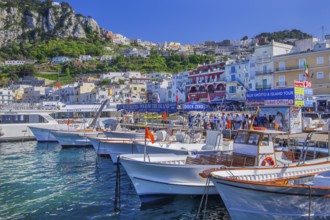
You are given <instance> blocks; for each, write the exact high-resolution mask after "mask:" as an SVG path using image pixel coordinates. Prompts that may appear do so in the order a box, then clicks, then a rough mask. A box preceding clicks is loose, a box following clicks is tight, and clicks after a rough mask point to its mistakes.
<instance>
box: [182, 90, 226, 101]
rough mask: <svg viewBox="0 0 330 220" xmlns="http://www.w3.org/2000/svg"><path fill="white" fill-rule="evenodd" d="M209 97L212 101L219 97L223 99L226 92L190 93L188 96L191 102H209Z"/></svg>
mask: <svg viewBox="0 0 330 220" xmlns="http://www.w3.org/2000/svg"><path fill="white" fill-rule="evenodd" d="M208 94H209V97H210V99H211V100H213V99H214V98H216V97H218V98H220V99H222V98H223V97H225V96H226V91H225V90H224V91H214V92H213V93H207V92H190V93H188V96H189V98H190V101H205V100H207V97H208Z"/></svg>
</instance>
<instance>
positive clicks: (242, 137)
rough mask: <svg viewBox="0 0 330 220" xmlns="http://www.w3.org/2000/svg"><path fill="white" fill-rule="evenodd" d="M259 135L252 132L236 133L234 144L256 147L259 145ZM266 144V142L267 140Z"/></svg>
mask: <svg viewBox="0 0 330 220" xmlns="http://www.w3.org/2000/svg"><path fill="white" fill-rule="evenodd" d="M260 135H261V134H259V133H252V132H246V131H244V132H238V133H237V136H236V138H235V143H238V144H252V145H258V143H259V138H260ZM267 142H268V140H267Z"/></svg>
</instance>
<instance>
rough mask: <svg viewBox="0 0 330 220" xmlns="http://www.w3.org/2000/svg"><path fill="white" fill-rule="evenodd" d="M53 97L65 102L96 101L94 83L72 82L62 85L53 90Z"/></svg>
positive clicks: (81, 102)
mask: <svg viewBox="0 0 330 220" xmlns="http://www.w3.org/2000/svg"><path fill="white" fill-rule="evenodd" d="M55 99H56V101H61V102H63V103H67V104H83V103H89V104H90V103H96V102H98V96H97V93H96V88H95V84H94V83H74V84H71V85H66V86H63V87H62V88H60V89H58V90H56V91H55Z"/></svg>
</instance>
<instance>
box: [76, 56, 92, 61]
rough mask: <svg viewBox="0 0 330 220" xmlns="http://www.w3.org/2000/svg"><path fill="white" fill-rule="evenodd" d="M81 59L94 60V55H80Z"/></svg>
mask: <svg viewBox="0 0 330 220" xmlns="http://www.w3.org/2000/svg"><path fill="white" fill-rule="evenodd" d="M79 60H80V61H92V60H94V59H93V57H91V55H80V56H79Z"/></svg>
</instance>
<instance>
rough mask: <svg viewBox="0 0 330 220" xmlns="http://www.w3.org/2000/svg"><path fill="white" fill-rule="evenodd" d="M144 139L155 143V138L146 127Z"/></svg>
mask: <svg viewBox="0 0 330 220" xmlns="http://www.w3.org/2000/svg"><path fill="white" fill-rule="evenodd" d="M145 133H146V136H145V137H146V139H150V140H151V143H155V137H154V136H153V134H152V133H151V132H150V130H149V129H148V127H146V132H145Z"/></svg>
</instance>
